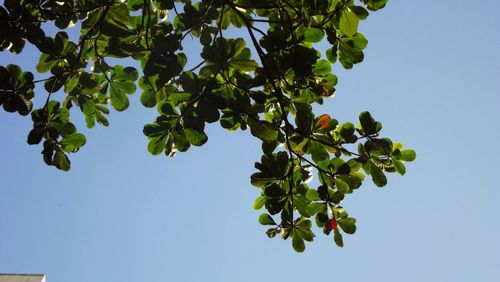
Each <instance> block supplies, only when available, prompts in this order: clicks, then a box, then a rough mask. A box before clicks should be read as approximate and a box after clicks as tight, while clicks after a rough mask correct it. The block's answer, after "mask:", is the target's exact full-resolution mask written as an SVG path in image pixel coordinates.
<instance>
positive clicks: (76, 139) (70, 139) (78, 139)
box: [61, 133, 87, 152]
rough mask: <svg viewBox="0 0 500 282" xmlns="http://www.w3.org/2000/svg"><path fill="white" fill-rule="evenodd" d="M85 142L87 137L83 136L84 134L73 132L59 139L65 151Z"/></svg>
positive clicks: (80, 145)
mask: <svg viewBox="0 0 500 282" xmlns="http://www.w3.org/2000/svg"><path fill="white" fill-rule="evenodd" d="M86 142H87V139H86V138H85V135H83V134H81V133H73V134H69V135H66V136H64V138H63V139H62V141H61V147H62V148H63V150H64V151H66V152H73V151H75V150H76V149H79V148H80V147H82V146H83V145H85V143H86Z"/></svg>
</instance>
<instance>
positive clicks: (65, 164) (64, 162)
mask: <svg viewBox="0 0 500 282" xmlns="http://www.w3.org/2000/svg"><path fill="white" fill-rule="evenodd" d="M52 162H53V164H54V166H55V167H57V168H58V169H60V170H64V171H68V170H69V169H70V167H71V162H70V161H69V159H68V156H66V154H64V152H63V151H60V150H57V151H56V153H55V155H54V160H53V161H52Z"/></svg>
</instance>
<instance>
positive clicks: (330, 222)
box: [326, 218, 338, 230]
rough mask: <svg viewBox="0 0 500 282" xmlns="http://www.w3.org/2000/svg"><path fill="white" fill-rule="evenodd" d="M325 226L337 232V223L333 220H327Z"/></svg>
mask: <svg viewBox="0 0 500 282" xmlns="http://www.w3.org/2000/svg"><path fill="white" fill-rule="evenodd" d="M326 224H327V225H326V226H327V227H328V229H331V230H337V228H338V224H337V221H336V220H335V218H332V219H329V220H328V222H327V223H326Z"/></svg>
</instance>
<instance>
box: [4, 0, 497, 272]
mask: <svg viewBox="0 0 500 282" xmlns="http://www.w3.org/2000/svg"><path fill="white" fill-rule="evenodd" d="M498 11H500V2H499V1H497V0H484V1H466V0H459V1H451V0H447V1H445V0H443V1H431V0H423V1H390V3H389V5H388V7H387V8H386V9H384V10H382V11H381V12H379V13H374V14H373V15H371V16H370V17H369V18H368V20H367V21H365V22H363V23H362V25H361V28H360V29H361V31H362V32H363V33H365V35H366V36H367V38H368V40H369V45H368V49H367V51H366V60H365V62H364V63H362V64H360V65H358V66H357V67H356V68H355V69H354V70H352V71H349V72H344V71H340V70H338V68H337V69H336V70H335V72H336V73H337V74H338V75H339V79H340V86H339V87H338V93H337V96H336V97H335V98H333V99H330V100H328V101H327V102H326V104H325V105H324V106H323V107H321V108H319V109H318V113H328V114H330V115H331V116H333V117H336V118H337V119H339V120H342V121H355V120H356V118H357V115H358V113H359V112H360V111H363V110H370V111H371V112H372V114H373V115H374V116H375V118H377V119H379V120H381V121H382V122H383V124H384V130H383V133H385V134H386V135H387V136H391V137H393V138H394V139H396V140H401V141H403V142H404V143H405V145H407V146H409V147H413V148H414V149H415V150H416V151H417V153H418V158H417V161H416V162H414V163H411V164H409V166H408V173H407V175H406V176H405V177H398V176H393V177H390V178H389V185H388V186H387V187H386V188H384V189H378V188H375V187H374V186H373V185H371V184H368V183H366V184H365V185H363V186H362V188H361V189H360V190H359V191H357V192H356V193H355V194H354V195H352V196H351V197H350V199H349V200H347V201H346V202H345V206H346V207H347V208H348V210H349V211H350V214H352V215H353V216H355V217H356V218H357V219H358V231H357V233H356V234H355V235H353V236H346V237H345V243H346V246H345V247H344V248H343V249H340V248H337V247H335V246H334V244H333V239H332V238H331V237H324V236H322V235H321V234H319V235H320V236H317V237H316V241H315V242H314V243H312V244H309V245H307V249H306V252H305V253H302V254H297V253H295V252H294V251H293V249H292V248H291V242H290V241H282V240H280V239H273V240H270V239H268V238H267V237H266V236H265V234H264V231H265V228H264V227H262V226H260V225H259V224H258V222H257V217H258V215H259V212H256V211H253V210H252V208H251V206H252V201H253V199H254V198H255V197H256V196H257V195H258V193H259V191H258V190H257V189H255V188H253V187H251V185H250V183H249V175H250V174H251V173H252V172H253V171H254V169H253V163H254V162H255V161H256V160H258V159H259V158H260V145H259V143H258V142H257V141H256V140H255V138H251V137H250V135H249V133H248V132H239V133H228V132H226V131H223V130H222V129H220V128H219V127H218V126H217V125H213V126H209V127H208V134H209V142H208V143H207V144H206V145H205V146H204V147H202V148H195V149H191V150H190V151H189V152H187V153H184V154H178V155H177V156H176V157H175V158H173V159H167V158H164V157H153V156H151V155H149V154H148V153H147V151H146V142H147V140H146V138H145V137H144V136H143V135H142V125H143V124H144V123H146V122H149V121H151V120H152V119H153V117H154V115H155V113H154V110H153V111H147V110H143V109H142V108H141V107H140V106H139V103H138V98H139V95H135V96H133V97H132V100H133V103H132V108H131V109H130V110H128V111H126V112H123V113H116V112H113V113H112V115H111V125H110V127H109V128H101V127H96V128H95V129H93V130H87V129H85V128H84V127H83V126H81V127H80V128H81V130H82V131H83V132H85V133H86V134H87V139H88V143H87V145H86V146H85V147H84V148H83V149H82V150H81V151H80V152H79V153H78V154H75V155H73V156H72V170H71V171H70V172H68V173H64V172H59V171H57V170H56V169H54V168H51V167H47V166H45V165H44V164H43V161H42V159H41V156H40V151H41V148H40V147H35V146H28V145H27V144H26V141H25V140H26V135H27V133H28V131H29V129H30V128H31V121H30V119H29V118H20V117H19V116H18V115H16V114H7V113H5V112H3V111H0V132H2V133H1V139H0V145H1V146H0V154H1V156H2V158H1V169H0V180H1V183H0V273H1V272H19V273H46V274H47V281H48V282H69V281H71V282H87V281H106V282H118V281H149V282H154V281H176V282H184V281H186V282H187V281H189V282H194V281H242V282H246V281H273V280H276V279H279V281H306V280H305V279H307V280H308V281H323V280H328V281H387V282H392V281H394V282H396V281H398V282H399V281H407V282H413V281H415V282H416V281H454V282H461V281H464V282H465V281H481V282H490V281H491V282H496V281H500V267H499V266H500V243H499V241H498V240H499V239H498V238H500V227H499V226H498V223H499V222H500V221H499V219H498V215H499V214H500V206H499V201H500V189H499V188H500V187H499V186H500V185H499V184H498V178H497V176H498V175H497V173H498V169H499V168H500V165H499V159H500V146H499V145H498V140H499V139H500V130H499V128H500V127H499V123H500V116H499V108H500V93H499V92H500V54H499V53H500V28H499V27H500V20H499V17H498ZM12 60H15V63H19V64H33V63H34V62H35V60H36V57H32V56H30V55H28V54H24V55H21V56H18V57H12V56H7V55H6V54H4V53H2V54H0V63H1V65H5V64H7V63H9V62H12ZM80 118H81V117H80V116H78V115H77V114H75V119H77V120H78V119H80ZM495 175H497V176H495Z"/></svg>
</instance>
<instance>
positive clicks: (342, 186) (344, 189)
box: [335, 178, 351, 194]
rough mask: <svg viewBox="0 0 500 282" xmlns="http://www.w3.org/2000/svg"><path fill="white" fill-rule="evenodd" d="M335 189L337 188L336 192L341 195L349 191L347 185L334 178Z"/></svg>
mask: <svg viewBox="0 0 500 282" xmlns="http://www.w3.org/2000/svg"><path fill="white" fill-rule="evenodd" d="M335 187H337V190H338V191H339V192H341V193H343V194H346V193H349V191H350V190H351V188H350V187H349V185H348V184H347V183H345V182H344V181H343V180H341V179H339V178H335Z"/></svg>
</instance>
